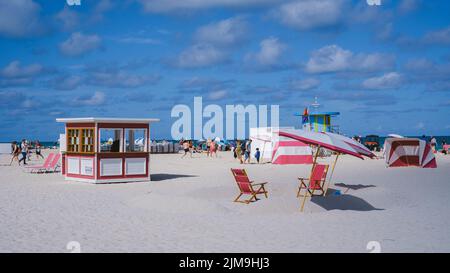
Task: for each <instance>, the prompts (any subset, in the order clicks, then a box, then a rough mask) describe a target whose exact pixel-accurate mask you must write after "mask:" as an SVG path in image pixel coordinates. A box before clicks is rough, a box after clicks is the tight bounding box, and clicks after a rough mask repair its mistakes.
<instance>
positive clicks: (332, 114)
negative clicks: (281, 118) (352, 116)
mask: <svg viewBox="0 0 450 273" xmlns="http://www.w3.org/2000/svg"><path fill="white" fill-rule="evenodd" d="M340 114H341V113H339V112H314V113H310V114H308V115H309V116H314V115H318V116H333V117H334V116H339V115H340ZM295 116H297V117H302V116H303V113H299V112H296V113H295Z"/></svg>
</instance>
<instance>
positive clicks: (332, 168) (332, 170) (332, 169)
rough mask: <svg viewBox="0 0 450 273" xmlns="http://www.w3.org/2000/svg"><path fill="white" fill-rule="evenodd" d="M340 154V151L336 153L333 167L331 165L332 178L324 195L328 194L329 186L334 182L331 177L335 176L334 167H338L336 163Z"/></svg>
mask: <svg viewBox="0 0 450 273" xmlns="http://www.w3.org/2000/svg"><path fill="white" fill-rule="evenodd" d="M340 155H341V154H340V153H338V154H337V155H336V159H335V160H334V163H333V167H331V174H330V179H329V180H328V186H327V187H326V189H325V192H324V194H323V195H324V196H326V195H327V191H328V188H329V187H330V186H331V185H332V184H331V183H332V181H331V179H332V178H333V174H334V168H335V167H336V163H337V161H338V158H339V156H340Z"/></svg>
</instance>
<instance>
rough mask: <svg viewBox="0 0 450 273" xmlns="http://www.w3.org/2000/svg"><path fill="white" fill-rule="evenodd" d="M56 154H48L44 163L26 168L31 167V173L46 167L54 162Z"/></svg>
mask: <svg viewBox="0 0 450 273" xmlns="http://www.w3.org/2000/svg"><path fill="white" fill-rule="evenodd" d="M54 155H55V154H54V153H50V154H48V156H47V158H46V159H45V161H44V163H43V164H42V165H34V166H25V168H27V169H31V170H30V172H31V173H32V172H33V171H39V170H41V169H45V168H47V167H49V166H50V163H51V162H52V159H53V156H54Z"/></svg>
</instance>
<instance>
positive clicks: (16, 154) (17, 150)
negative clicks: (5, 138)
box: [9, 141, 20, 166]
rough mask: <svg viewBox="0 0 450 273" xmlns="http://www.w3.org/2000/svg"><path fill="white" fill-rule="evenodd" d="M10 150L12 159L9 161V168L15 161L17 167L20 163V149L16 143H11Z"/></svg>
mask: <svg viewBox="0 0 450 273" xmlns="http://www.w3.org/2000/svg"><path fill="white" fill-rule="evenodd" d="M11 149H12V151H11V154H12V157H11V161H10V162H9V166H11V165H12V163H13V161H14V160H15V161H17V164H19V166H20V161H19V154H20V147H19V145H17V142H16V141H13V142H12V144H11Z"/></svg>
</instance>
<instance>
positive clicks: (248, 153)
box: [244, 139, 252, 163]
mask: <svg viewBox="0 0 450 273" xmlns="http://www.w3.org/2000/svg"><path fill="white" fill-rule="evenodd" d="M251 145H252V140H251V139H249V140H247V142H245V159H244V163H245V162H247V163H250V158H251V154H252V149H251Z"/></svg>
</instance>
